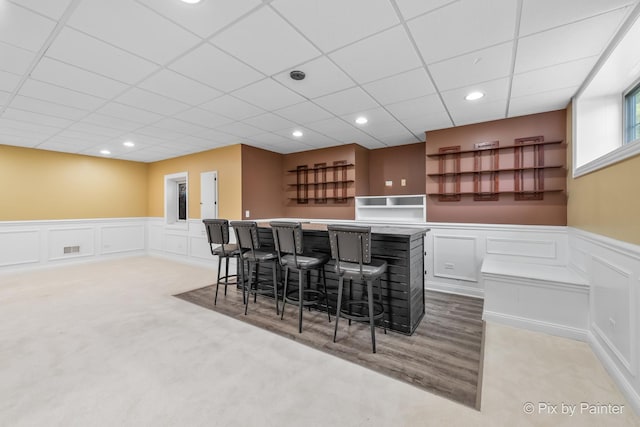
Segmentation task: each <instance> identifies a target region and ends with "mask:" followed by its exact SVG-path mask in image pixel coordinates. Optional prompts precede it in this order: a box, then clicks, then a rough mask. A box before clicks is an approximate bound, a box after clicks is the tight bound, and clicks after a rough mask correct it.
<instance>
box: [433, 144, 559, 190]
mask: <svg viewBox="0 0 640 427" xmlns="http://www.w3.org/2000/svg"><path fill="white" fill-rule="evenodd" d="M563 142H564V141H562V140H559V141H545V140H544V137H542V136H533V137H527V138H517V139H515V140H514V143H513V144H510V145H504V146H500V143H499V141H489V142H481V143H476V144H474V148H473V149H461V146H460V145H457V146H450V147H443V148H440V149H439V151H438V152H437V153H430V154H427V157H429V158H433V159H437V160H438V172H432V173H428V174H427V177H431V178H432V179H435V180H437V183H438V190H437V191H432V192H429V193H428V195H429V196H434V197H438V200H439V201H442V202H455V201H460V200H461V199H462V196H468V195H471V196H473V198H474V200H476V201H496V200H498V199H499V195H500V194H513V195H514V200H516V201H519V200H542V199H543V198H544V194H545V193H551V192H563V191H565V189H564V188H545V175H544V171H545V170H563V171H565V173H566V170H565V165H564V164H553V165H546V164H545V161H544V154H545V148H546V147H548V146H552V145H560V144H563ZM508 150H510V151H512V153H513V157H512V158H511V159H510V158H506V157H505V154H506V155H507V156H508ZM505 152H506V153H505ZM501 159H503V160H505V159H506V160H507V161H508V162H507V163H509V162H510V161H511V160H512V163H513V164H512V165H507V166H504V167H501V166H500V161H501ZM463 162H466V163H467V167H466V168H465V169H464V170H462V169H461V164H462V163H463ZM469 163H472V166H471V165H469ZM509 174H511V176H508V175H509ZM464 177H468V178H467V180H468V182H467V187H470V186H471V185H472V187H473V190H472V191H468V190H463V189H462V187H463V182H462V180H463V178H464ZM471 180H472V181H471ZM505 186H506V187H507V188H504V187H505ZM501 187H503V188H501ZM509 187H511V188H509Z"/></svg>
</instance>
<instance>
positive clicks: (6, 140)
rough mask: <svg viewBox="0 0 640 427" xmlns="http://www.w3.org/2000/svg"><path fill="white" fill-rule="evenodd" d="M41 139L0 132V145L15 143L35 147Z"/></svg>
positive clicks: (18, 145) (20, 145)
mask: <svg viewBox="0 0 640 427" xmlns="http://www.w3.org/2000/svg"><path fill="white" fill-rule="evenodd" d="M40 142H41V139H38V138H31V137H20V136H7V135H2V134H0V145H14V146H16V147H27V148H35V147H36V146H37V145H38V144H39V143H40Z"/></svg>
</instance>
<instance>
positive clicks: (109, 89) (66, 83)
mask: <svg viewBox="0 0 640 427" xmlns="http://www.w3.org/2000/svg"><path fill="white" fill-rule="evenodd" d="M31 77H32V78H34V79H36V80H41V81H45V82H47V83H52V84H54V85H58V86H62V87H66V88H70V89H73V90H77V91H80V92H84V93H88V94H89V95H95V96H99V97H102V98H112V97H114V96H116V95H118V94H119V93H122V92H123V91H124V90H125V89H126V88H127V87H128V85H126V84H124V83H121V82H118V81H116V80H113V79H110V78H108V77H104V76H101V75H99V74H96V73H92V72H89V71H85V70H83V69H80V68H78V67H74V66H72V65H68V64H65V63H64V62H60V61H57V60H55V59H52V58H42V59H41V60H40V62H39V63H38V65H37V66H36V68H35V69H34V70H33V72H32V73H31Z"/></svg>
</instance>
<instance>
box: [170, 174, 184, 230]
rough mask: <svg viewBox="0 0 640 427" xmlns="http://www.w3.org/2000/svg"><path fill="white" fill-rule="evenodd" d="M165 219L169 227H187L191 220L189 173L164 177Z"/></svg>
mask: <svg viewBox="0 0 640 427" xmlns="http://www.w3.org/2000/svg"><path fill="white" fill-rule="evenodd" d="M164 218H165V223H166V224H167V225H173V226H176V227H178V228H184V227H186V226H187V220H188V218H189V179H188V175H187V172H180V173H174V174H171V175H165V176H164Z"/></svg>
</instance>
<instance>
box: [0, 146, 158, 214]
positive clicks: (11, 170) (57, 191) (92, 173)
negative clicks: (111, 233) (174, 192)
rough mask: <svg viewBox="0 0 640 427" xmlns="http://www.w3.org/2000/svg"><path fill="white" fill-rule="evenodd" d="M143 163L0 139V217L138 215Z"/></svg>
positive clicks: (143, 196) (143, 197) (143, 209)
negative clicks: (17, 144)
mask: <svg viewBox="0 0 640 427" xmlns="http://www.w3.org/2000/svg"><path fill="white" fill-rule="evenodd" d="M146 178H147V165H146V164H145V163H138V162H129V161H123V160H113V159H104V158H100V157H91V156H81V155H76V154H67V153H60V152H54V151H44V150H35V149H29V148H21V147H13V146H6V145H0V197H2V203H1V204H0V206H1V208H0V220H2V221H24V220H51V219H85V218H119V217H144V216H146V215H147V179H146Z"/></svg>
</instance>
